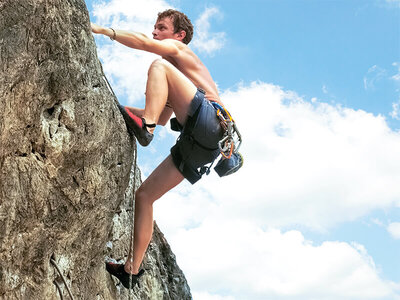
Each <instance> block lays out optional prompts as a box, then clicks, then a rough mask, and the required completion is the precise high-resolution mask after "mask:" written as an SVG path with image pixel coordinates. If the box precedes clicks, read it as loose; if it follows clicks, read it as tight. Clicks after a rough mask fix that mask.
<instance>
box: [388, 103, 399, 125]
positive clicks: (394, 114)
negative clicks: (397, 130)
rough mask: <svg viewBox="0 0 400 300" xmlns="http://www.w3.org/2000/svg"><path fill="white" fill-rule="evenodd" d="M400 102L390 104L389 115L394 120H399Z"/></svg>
mask: <svg viewBox="0 0 400 300" xmlns="http://www.w3.org/2000/svg"><path fill="white" fill-rule="evenodd" d="M399 112H400V101H399V102H397V103H396V102H393V103H392V111H391V112H390V113H389V115H390V116H391V117H392V118H393V119H396V120H400V115H399Z"/></svg>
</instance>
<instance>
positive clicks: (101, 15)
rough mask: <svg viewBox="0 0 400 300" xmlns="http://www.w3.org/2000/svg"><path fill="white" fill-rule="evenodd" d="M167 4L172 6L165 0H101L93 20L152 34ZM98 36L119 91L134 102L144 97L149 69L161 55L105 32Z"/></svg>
mask: <svg viewBox="0 0 400 300" xmlns="http://www.w3.org/2000/svg"><path fill="white" fill-rule="evenodd" d="M167 8H171V6H170V5H169V4H168V3H167V2H165V1H163V0H148V1H138V0H111V1H109V2H100V3H97V4H94V5H93V15H94V17H95V18H94V20H92V22H94V23H97V24H99V25H102V26H104V27H113V28H118V29H122V30H127V31H136V32H142V33H145V34H146V35H147V36H149V37H151V36H152V34H151V33H152V30H153V26H154V23H155V21H156V19H157V13H158V12H160V11H163V10H165V9H167ZM96 39H97V41H98V43H100V46H99V48H98V50H97V51H98V55H99V57H100V59H101V60H102V63H103V68H104V72H105V74H106V75H107V78H109V80H110V84H111V85H112V87H113V89H114V91H115V92H116V94H117V95H119V96H120V97H122V96H123V97H126V99H127V101H128V104H130V105H136V104H137V103H138V102H139V100H141V101H143V99H144V92H145V89H146V81H147V70H148V68H149V66H150V64H151V62H152V61H153V60H154V59H156V58H157V57H158V56H156V55H154V54H151V53H147V52H144V51H138V50H134V49H130V48H128V47H126V46H123V45H121V44H118V43H117V42H111V41H110V40H109V39H108V38H106V37H103V36H96ZM142 104H143V106H144V103H142Z"/></svg>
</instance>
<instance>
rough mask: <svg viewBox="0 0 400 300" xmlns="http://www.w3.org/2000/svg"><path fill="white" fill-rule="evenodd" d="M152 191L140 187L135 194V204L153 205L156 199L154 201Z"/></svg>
mask: <svg viewBox="0 0 400 300" xmlns="http://www.w3.org/2000/svg"><path fill="white" fill-rule="evenodd" d="M153 198H154V197H152V193H151V191H149V190H148V189H146V188H143V187H142V186H140V187H139V188H138V190H137V191H136V193H135V202H136V203H137V204H139V205H142V204H150V205H151V204H153V202H154V201H155V199H153Z"/></svg>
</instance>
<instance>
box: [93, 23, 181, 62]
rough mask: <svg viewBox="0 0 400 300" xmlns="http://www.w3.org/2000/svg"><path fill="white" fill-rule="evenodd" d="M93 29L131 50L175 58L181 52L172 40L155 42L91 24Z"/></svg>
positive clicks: (133, 34) (143, 35) (141, 35)
mask: <svg viewBox="0 0 400 300" xmlns="http://www.w3.org/2000/svg"><path fill="white" fill-rule="evenodd" d="M91 28H92V32H93V33H97V34H103V35H105V36H108V37H109V38H111V39H114V40H115V41H117V42H119V43H121V44H123V45H125V46H128V47H130V48H134V49H138V50H144V51H148V52H152V53H155V54H158V55H161V56H175V55H177V54H178V52H179V49H178V46H177V45H176V43H174V42H173V41H170V40H164V41H158V40H153V39H150V38H148V37H147V36H146V35H145V34H143V33H139V32H129V31H124V30H115V29H111V28H104V27H102V26H99V25H96V24H93V23H91Z"/></svg>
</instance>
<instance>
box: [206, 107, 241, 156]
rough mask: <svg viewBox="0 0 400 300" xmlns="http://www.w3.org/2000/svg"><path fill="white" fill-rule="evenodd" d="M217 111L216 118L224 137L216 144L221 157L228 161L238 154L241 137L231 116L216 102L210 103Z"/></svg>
mask: <svg viewBox="0 0 400 300" xmlns="http://www.w3.org/2000/svg"><path fill="white" fill-rule="evenodd" d="M211 104H212V105H213V106H214V108H215V109H216V110H217V117H218V118H219V119H220V124H221V126H222V128H223V129H224V130H225V133H224V137H223V138H222V139H221V140H220V141H219V142H218V148H219V151H220V152H221V155H222V157H224V158H226V159H229V158H231V156H232V154H233V153H234V152H235V153H236V152H238V150H239V148H240V146H241V144H242V136H241V134H240V132H239V130H238V128H237V127H236V123H235V121H234V120H233V118H232V116H231V114H230V113H229V112H228V111H227V110H226V109H225V107H223V106H222V105H220V104H219V103H217V102H211Z"/></svg>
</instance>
